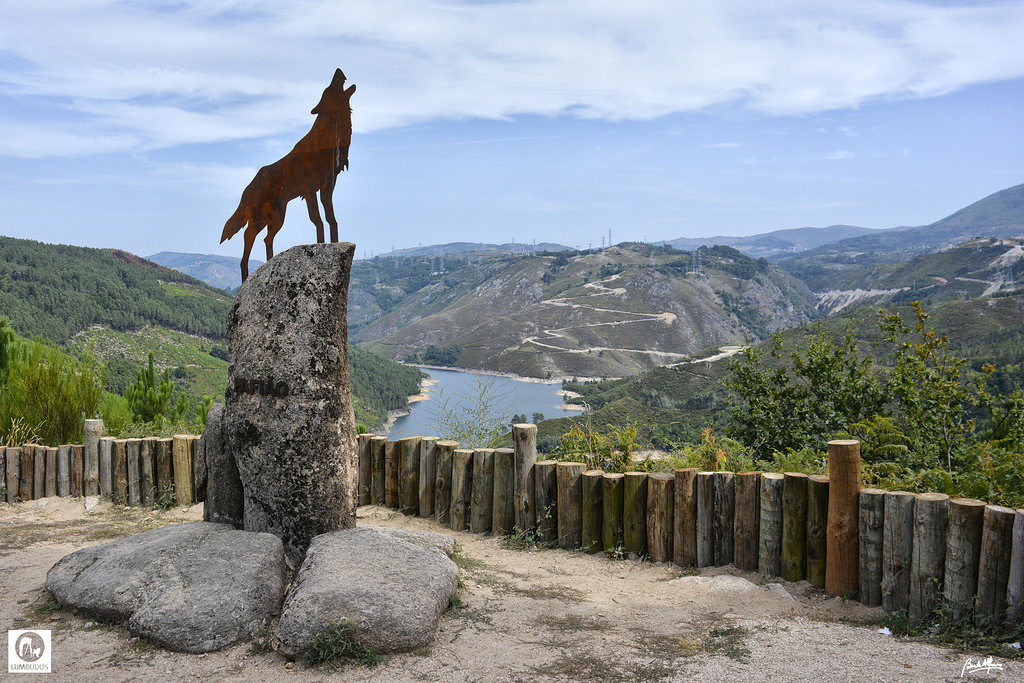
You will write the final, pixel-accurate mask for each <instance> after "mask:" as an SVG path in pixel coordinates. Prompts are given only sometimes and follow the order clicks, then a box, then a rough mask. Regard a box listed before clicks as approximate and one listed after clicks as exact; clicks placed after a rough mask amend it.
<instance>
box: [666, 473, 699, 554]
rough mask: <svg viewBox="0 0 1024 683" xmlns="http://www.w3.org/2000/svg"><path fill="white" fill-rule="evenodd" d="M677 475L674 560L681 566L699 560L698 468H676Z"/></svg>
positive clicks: (673, 523) (673, 521) (673, 536)
mask: <svg viewBox="0 0 1024 683" xmlns="http://www.w3.org/2000/svg"><path fill="white" fill-rule="evenodd" d="M675 477H676V481H675V484H674V485H673V487H672V491H673V497H674V498H675V509H674V510H673V514H672V527H673V534H672V561H673V562H675V563H676V564H677V565H679V566H680V567H689V566H691V565H693V564H694V562H696V561H697V469H696V468H695V467H690V468H687V469H681V470H676V471H675Z"/></svg>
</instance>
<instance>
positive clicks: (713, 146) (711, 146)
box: [704, 142, 743, 149]
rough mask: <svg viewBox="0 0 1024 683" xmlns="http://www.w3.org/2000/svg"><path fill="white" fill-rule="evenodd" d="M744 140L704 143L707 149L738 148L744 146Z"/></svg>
mask: <svg viewBox="0 0 1024 683" xmlns="http://www.w3.org/2000/svg"><path fill="white" fill-rule="evenodd" d="M742 146H743V143H742V142H712V143H709V144H707V145H704V148H705V149H736V148H737V147H742Z"/></svg>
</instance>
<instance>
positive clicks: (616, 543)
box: [601, 472, 623, 555]
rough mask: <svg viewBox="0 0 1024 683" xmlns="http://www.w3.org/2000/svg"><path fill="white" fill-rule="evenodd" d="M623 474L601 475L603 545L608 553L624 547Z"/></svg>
mask: <svg viewBox="0 0 1024 683" xmlns="http://www.w3.org/2000/svg"><path fill="white" fill-rule="evenodd" d="M622 480H623V476H622V474H620V473H618V472H605V473H604V474H603V475H602V476H601V541H602V543H601V545H602V547H603V549H604V552H605V553H606V554H608V555H613V554H615V553H616V552H617V551H618V550H619V549H620V548H622Z"/></svg>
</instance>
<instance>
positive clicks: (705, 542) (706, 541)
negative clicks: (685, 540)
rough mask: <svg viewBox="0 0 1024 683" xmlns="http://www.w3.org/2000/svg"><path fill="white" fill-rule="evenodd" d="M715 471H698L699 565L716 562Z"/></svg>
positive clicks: (708, 565)
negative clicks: (714, 529)
mask: <svg viewBox="0 0 1024 683" xmlns="http://www.w3.org/2000/svg"><path fill="white" fill-rule="evenodd" d="M714 510H715V473H714V472H698V473H697V566H698V567H710V566H712V565H713V564H714V563H715V535H714V531H713V525H714V514H715V512H714Z"/></svg>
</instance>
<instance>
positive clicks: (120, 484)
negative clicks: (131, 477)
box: [110, 439, 192, 505]
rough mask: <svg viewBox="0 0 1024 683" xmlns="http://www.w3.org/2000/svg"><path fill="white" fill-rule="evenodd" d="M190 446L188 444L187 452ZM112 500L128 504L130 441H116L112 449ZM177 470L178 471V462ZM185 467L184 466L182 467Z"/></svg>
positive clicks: (120, 503) (190, 486) (119, 503)
mask: <svg viewBox="0 0 1024 683" xmlns="http://www.w3.org/2000/svg"><path fill="white" fill-rule="evenodd" d="M187 448H188V445H187V443H186V450H187ZM110 461H111V466H110V470H111V475H110V476H111V486H112V490H111V498H112V499H113V500H114V502H115V503H117V504H118V505H127V504H128V440H127V439H114V443H113V444H112V447H111V456H110ZM174 464H175V469H177V462H175V463H174ZM182 467H183V468H184V467H185V466H184V465H183V466H182ZM177 483H178V481H177V475H175V486H177ZM191 493H192V484H191V482H189V494H190V496H191Z"/></svg>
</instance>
